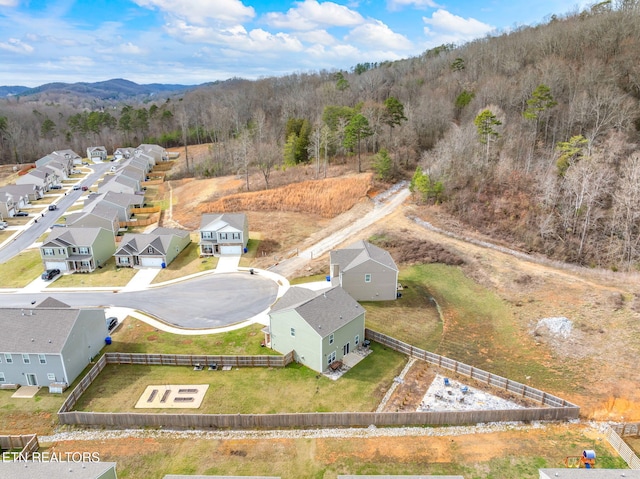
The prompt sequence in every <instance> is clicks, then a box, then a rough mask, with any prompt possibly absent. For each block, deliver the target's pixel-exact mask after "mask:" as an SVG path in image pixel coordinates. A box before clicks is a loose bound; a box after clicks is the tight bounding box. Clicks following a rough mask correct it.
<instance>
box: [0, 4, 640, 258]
mask: <svg viewBox="0 0 640 479" xmlns="http://www.w3.org/2000/svg"><path fill="white" fill-rule="evenodd" d="M639 100H640V1H638V0H619V1H616V2H603V3H600V4H597V5H595V6H593V7H591V8H589V9H587V10H585V11H582V12H575V13H571V14H567V15H566V16H564V17H562V18H556V17H552V18H550V19H548V20H547V21H546V22H545V23H543V24H540V25H538V26H535V27H526V28H522V29H520V30H518V31H514V32H510V33H505V34H502V35H498V36H491V37H487V38H484V39H482V40H478V41H474V42H472V43H469V44H466V45H464V46H459V47H454V46H453V45H443V46H441V47H439V48H436V49H433V50H430V51H427V52H425V53H424V54H423V55H421V56H420V57H416V58H411V59H407V60H403V61H397V62H389V63H383V64H369V63H363V64H359V65H357V66H356V67H354V68H353V69H352V70H351V71H349V72H346V71H345V72H337V71H332V72H329V71H322V72H315V73H300V74H292V75H288V76H285V77H278V78H264V79H260V80H256V81H248V80H242V79H232V80H228V81H226V82H221V83H216V84H212V85H210V86H207V87H202V88H199V89H196V90H194V91H192V92H189V93H186V94H185V95H184V96H183V97H182V98H180V99H170V100H164V101H162V102H157V103H154V102H148V103H145V104H126V105H125V104H117V105H114V104H108V105H107V104H101V103H100V102H99V101H98V100H96V101H95V102H94V103H95V104H94V105H92V106H91V107H90V108H89V107H87V103H86V101H84V100H83V102H82V103H80V102H78V100H77V98H74V97H68V98H67V99H65V100H62V99H56V101H48V102H47V101H46V99H45V100H41V101H38V102H30V101H28V100H27V99H21V98H19V97H14V98H10V99H8V100H6V101H3V102H2V103H0V131H1V132H2V135H1V136H0V138H1V144H0V151H2V160H3V162H5V163H9V162H19V163H23V162H31V161H33V160H35V159H36V158H38V157H39V156H41V155H43V154H45V153H47V152H49V151H51V150H54V149H61V148H72V149H74V150H76V151H77V152H79V153H81V152H82V151H84V149H85V148H86V147H87V146H90V145H97V144H100V145H105V146H107V148H108V149H109V150H111V149H113V148H114V147H118V146H127V145H137V144H139V143H141V142H143V141H144V142H156V143H160V144H163V145H164V146H177V145H182V144H185V143H188V144H193V143H209V142H210V143H213V144H214V146H213V147H212V148H211V154H210V156H209V158H207V159H206V160H205V161H204V162H199V163H198V164H194V163H193V162H192V161H187V163H186V165H185V167H186V170H187V171H185V172H183V174H185V175H195V176H218V175H225V174H244V173H247V174H248V172H250V171H252V172H255V171H259V172H261V173H262V177H263V178H264V184H262V185H260V186H259V187H260V188H268V187H269V176H270V174H271V172H272V171H274V170H275V169H276V168H278V167H280V166H281V165H283V164H296V163H302V162H311V163H312V164H313V165H315V166H316V174H317V175H318V176H322V174H323V171H324V164H325V163H326V162H329V163H331V162H343V161H346V160H348V161H350V162H352V164H353V165H354V169H365V168H370V167H371V168H373V169H374V170H375V171H376V172H377V173H378V174H379V175H380V176H381V177H382V178H384V179H389V180H390V179H393V177H399V176H406V177H413V181H412V187H413V189H414V192H415V195H414V197H415V199H416V201H419V202H423V203H425V204H428V203H433V202H438V203H440V204H441V205H442V208H444V209H445V210H446V211H448V212H450V213H451V214H453V215H455V216H456V217H458V218H459V219H460V220H462V221H463V222H464V223H466V224H467V225H469V226H470V227H473V228H476V229H478V230H480V231H483V232H486V233H490V234H492V235H494V236H496V237H500V238H502V239H504V240H506V241H508V242H510V243H512V244H514V245H516V246H518V247H521V248H523V249H525V250H531V251H538V252H543V253H545V254H547V255H549V256H551V257H555V258H559V259H563V260H569V261H573V262H579V263H583V264H590V265H594V266H596V265H597V266H602V267H610V268H614V269H616V268H617V269H634V268H637V267H638V265H639V264H640V146H639V145H638V140H639V138H640V103H639ZM80 108H81V109H80ZM187 156H188V155H187ZM416 168H417V169H416ZM256 187H258V186H257V185H252V186H251V188H252V189H255V188H256Z"/></svg>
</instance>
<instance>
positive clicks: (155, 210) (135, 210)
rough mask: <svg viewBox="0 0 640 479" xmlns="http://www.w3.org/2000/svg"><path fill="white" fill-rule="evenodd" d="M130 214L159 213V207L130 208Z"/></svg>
mask: <svg viewBox="0 0 640 479" xmlns="http://www.w3.org/2000/svg"><path fill="white" fill-rule="evenodd" d="M131 212H132V213H136V214H138V213H159V212H160V207H159V206H144V207H141V208H131Z"/></svg>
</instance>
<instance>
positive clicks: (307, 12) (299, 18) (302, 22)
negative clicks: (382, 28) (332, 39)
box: [265, 0, 364, 30]
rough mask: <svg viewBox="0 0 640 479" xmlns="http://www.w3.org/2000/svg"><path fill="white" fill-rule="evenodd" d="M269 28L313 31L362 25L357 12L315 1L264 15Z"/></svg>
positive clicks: (330, 3)
mask: <svg viewBox="0 0 640 479" xmlns="http://www.w3.org/2000/svg"><path fill="white" fill-rule="evenodd" d="M265 18H266V21H267V23H268V24H269V26H271V27H276V28H288V29H291V30H314V29H316V28H319V27H321V28H323V27H351V26H354V25H360V24H362V23H364V18H362V15H360V14H359V13H358V12H356V11H354V10H351V9H349V8H347V7H345V6H344V5H338V4H337V3H333V2H324V3H319V2H317V1H316V0H305V1H303V2H298V3H297V6H296V7H295V8H290V9H289V10H288V11H287V13H279V12H271V13H268V14H267V15H266V17H265Z"/></svg>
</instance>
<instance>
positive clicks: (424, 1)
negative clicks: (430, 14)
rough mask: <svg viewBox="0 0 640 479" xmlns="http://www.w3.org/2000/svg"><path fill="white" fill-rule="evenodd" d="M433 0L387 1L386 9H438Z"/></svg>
mask: <svg viewBox="0 0 640 479" xmlns="http://www.w3.org/2000/svg"><path fill="white" fill-rule="evenodd" d="M439 6H440V5H438V4H437V3H436V2H434V1H433V0H387V8H388V9H389V10H391V11H395V10H402V9H403V8H404V7H414V8H420V9H426V8H438V7H439Z"/></svg>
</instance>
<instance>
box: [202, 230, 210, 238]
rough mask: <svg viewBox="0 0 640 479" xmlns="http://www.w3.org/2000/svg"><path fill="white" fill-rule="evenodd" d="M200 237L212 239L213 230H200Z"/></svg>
mask: <svg viewBox="0 0 640 479" xmlns="http://www.w3.org/2000/svg"><path fill="white" fill-rule="evenodd" d="M200 237H201V238H202V239H212V238H213V233H212V232H211V231H201V232H200Z"/></svg>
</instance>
